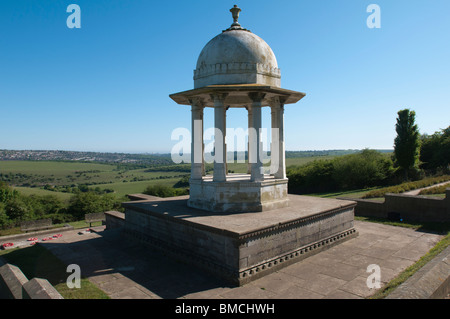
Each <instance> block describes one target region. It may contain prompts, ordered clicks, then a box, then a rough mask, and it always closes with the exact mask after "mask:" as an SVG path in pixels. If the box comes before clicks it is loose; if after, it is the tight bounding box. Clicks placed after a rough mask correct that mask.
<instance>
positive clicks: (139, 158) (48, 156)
mask: <svg viewBox="0 0 450 319" xmlns="http://www.w3.org/2000/svg"><path fill="white" fill-rule="evenodd" d="M360 151H361V150H322V151H286V158H299V157H316V156H340V155H347V154H352V153H357V152H360ZM378 151H379V152H382V153H389V152H392V150H378ZM0 161H77V162H101V163H115V164H128V165H129V164H136V165H173V164H174V163H173V161H172V158H171V155H170V154H169V153H167V154H129V153H104V152H77V151H57V150H56V151H55V150H0Z"/></svg>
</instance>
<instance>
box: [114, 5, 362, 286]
mask: <svg viewBox="0 0 450 319" xmlns="http://www.w3.org/2000/svg"><path fill="white" fill-rule="evenodd" d="M230 11H231V13H232V17H233V24H232V25H231V26H230V27H229V28H228V29H226V30H224V31H222V33H220V34H219V35H217V36H216V37H214V38H213V39H212V40H211V41H209V42H208V43H207V44H206V45H205V47H204V48H203V50H202V51H201V53H200V55H199V57H198V60H197V65H196V69H195V70H194V89H192V90H188V91H184V92H180V93H175V94H171V95H170V97H171V98H172V99H173V100H174V101H175V102H176V103H178V104H181V105H189V106H190V107H191V111H192V112H191V114H192V118H191V125H192V127H191V134H192V141H191V176H190V180H189V185H190V187H189V196H179V197H172V198H153V199H147V200H140V201H132V202H127V203H124V204H123V206H124V207H125V233H126V234H127V235H128V236H129V237H130V238H134V239H138V240H139V241H141V242H142V243H145V244H147V245H150V246H151V247H153V248H158V249H161V250H163V251H164V252H165V253H167V254H169V255H173V256H175V257H176V258H177V259H178V260H183V261H186V262H189V263H193V264H195V265H198V266H200V267H202V268H203V269H205V270H207V271H209V272H211V273H213V274H215V275H217V276H219V277H221V278H224V279H226V280H227V281H229V282H231V283H232V284H236V285H243V284H245V283H247V282H250V281H252V280H255V279H257V278H260V277H262V276H264V275H266V274H269V273H271V272H273V271H276V270H278V269H280V268H281V267H285V266H287V265H289V264H292V263H293V262H297V261H300V260H302V259H304V258H307V257H308V256H311V255H314V254H316V253H317V252H320V251H322V250H324V249H327V248H329V247H331V246H334V245H336V244H338V243H340V242H342V241H344V240H347V239H350V238H353V237H355V236H357V231H356V230H355V229H354V226H353V220H354V207H355V205H356V203H355V202H353V201H345V200H337V199H323V198H317V197H311V196H301V195H292V194H288V179H287V178H286V164H285V146H284V107H285V105H288V104H294V103H296V102H298V101H299V100H300V99H302V98H303V97H304V96H305V94H304V93H301V92H297V91H292V90H287V89H283V88H281V83H280V80H281V72H280V69H279V68H278V63H277V59H276V57H275V54H274V53H273V51H272V49H271V48H270V47H269V45H268V44H267V43H266V42H265V41H264V40H263V39H261V38H260V37H258V36H257V35H255V34H253V33H252V32H250V31H249V30H247V29H245V28H243V27H242V26H241V25H240V24H239V22H238V18H239V13H240V11H241V9H240V8H238V7H237V6H236V5H235V6H234V7H233V8H232V9H231V10H230ZM207 107H210V108H213V109H214V126H215V134H214V167H213V168H214V170H213V175H212V176H210V175H206V174H205V156H204V148H205V146H204V141H203V130H204V127H203V126H204V125H203V124H204V121H203V117H204V109H205V108H207ZM263 107H270V109H271V137H272V138H271V139H272V142H271V152H270V153H271V155H270V156H271V166H270V174H264V169H263V163H262V159H261V156H260V154H261V153H262V141H261V128H262V112H261V109H262V108H263ZM234 108H245V109H246V110H247V111H248V135H249V136H248V172H247V174H228V173H227V163H226V159H227V157H226V154H227V147H226V143H225V141H226V127H227V126H226V114H227V112H232V111H233V109H234ZM107 227H108V226H107Z"/></svg>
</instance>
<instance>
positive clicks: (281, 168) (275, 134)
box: [270, 97, 286, 179]
mask: <svg viewBox="0 0 450 319" xmlns="http://www.w3.org/2000/svg"><path fill="white" fill-rule="evenodd" d="M284 102H285V98H284V97H276V98H273V99H272V100H271V104H270V107H271V109H272V112H271V114H272V145H271V167H270V172H271V174H273V175H274V176H275V178H279V179H284V178H286V158H285V147H284Z"/></svg>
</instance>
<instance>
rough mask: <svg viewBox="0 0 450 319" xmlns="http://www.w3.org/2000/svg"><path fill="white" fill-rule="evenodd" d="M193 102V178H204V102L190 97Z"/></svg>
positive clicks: (191, 102)
mask: <svg viewBox="0 0 450 319" xmlns="http://www.w3.org/2000/svg"><path fill="white" fill-rule="evenodd" d="M189 103H190V104H191V111H192V114H191V119H192V121H191V130H192V131H191V136H192V139H191V179H202V175H203V166H204V155H203V107H204V106H203V102H202V100H201V99H198V98H194V99H190V100H189Z"/></svg>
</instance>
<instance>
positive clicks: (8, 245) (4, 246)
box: [2, 243, 14, 248]
mask: <svg viewBox="0 0 450 319" xmlns="http://www.w3.org/2000/svg"><path fill="white" fill-rule="evenodd" d="M2 246H3V248H6V247H12V246H14V244H13V243H4V244H3V245H2Z"/></svg>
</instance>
